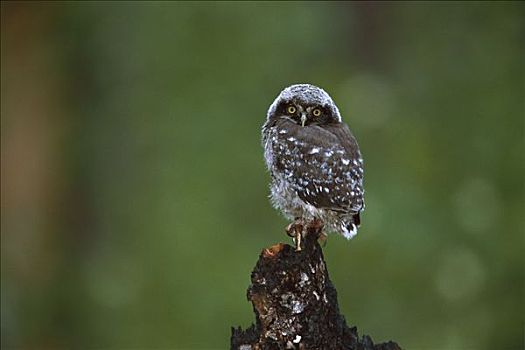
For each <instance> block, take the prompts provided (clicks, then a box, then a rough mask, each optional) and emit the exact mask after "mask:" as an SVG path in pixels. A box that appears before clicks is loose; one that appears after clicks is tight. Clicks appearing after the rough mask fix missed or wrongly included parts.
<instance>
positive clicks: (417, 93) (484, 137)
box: [1, 2, 525, 349]
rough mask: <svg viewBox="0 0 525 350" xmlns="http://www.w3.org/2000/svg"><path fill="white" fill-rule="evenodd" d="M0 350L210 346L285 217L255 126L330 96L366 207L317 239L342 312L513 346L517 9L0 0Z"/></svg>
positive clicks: (520, 193) (233, 318) (517, 243)
mask: <svg viewBox="0 0 525 350" xmlns="http://www.w3.org/2000/svg"><path fill="white" fill-rule="evenodd" d="M1 11H2V17H1V73H2V74H1V75H2V77H1V117H2V119H1V159H2V174H1V175H2V202H1V205H2V206H1V208H2V224H1V230H2V242H1V243H2V245H1V247H2V249H1V254H2V255H1V258H2V267H1V282H2V287H1V290H2V298H1V319H2V321H1V323H2V348H6V349H9V348H19V349H45V348H49V349H55V348H78V349H87V348H115V349H117V348H147V349H154V348H171V349H204V348H208V349H212V348H213V349H219V348H227V347H228V344H229V337H230V326H233V325H243V326H247V325H248V324H249V323H250V322H252V321H253V314H252V310H251V305H250V304H249V303H248V302H247V301H246V296H245V291H246V288H247V286H248V284H249V276H250V271H251V269H252V268H253V265H254V263H255V261H256V259H257V256H258V254H259V252H260V250H261V249H262V248H263V247H265V246H268V245H270V244H273V243H275V242H277V241H279V240H287V238H286V237H285V236H284V234H283V227H284V226H285V224H286V221H285V220H284V219H283V218H282V217H280V216H279V214H278V213H277V212H276V211H274V210H273V209H272V208H271V206H270V204H269V202H268V200H267V194H268V189H267V183H268V181H269V176H268V174H267V173H266V170H265V167H264V163H263V157H262V148H261V146H260V126H261V124H262V123H263V121H264V119H265V113H266V110H267V108H268V106H269V104H270V103H271V102H272V100H273V99H274V98H275V96H276V95H277V94H278V93H279V91H280V90H281V89H282V88H283V87H285V86H287V85H290V84H292V83H298V82H310V83H313V84H316V85H319V86H321V87H323V88H325V89H326V90H327V91H328V92H329V93H331V94H332V96H333V97H334V99H335V101H336V103H337V104H338V105H339V107H340V110H341V112H342V114H343V117H344V119H345V121H346V122H348V123H349V124H350V125H351V127H352V129H353V131H354V133H355V135H356V136H357V138H358V140H359V142H360V145H361V149H362V151H363V155H364V159H365V165H366V172H365V176H366V191H367V192H366V199H367V210H366V211H365V213H364V216H363V223H364V224H363V226H362V228H361V230H360V234H359V235H358V236H357V237H356V238H355V239H353V240H352V241H350V242H347V241H345V240H344V239H343V238H341V237H338V236H331V237H330V239H329V241H328V245H327V246H326V248H325V255H326V258H327V261H328V264H329V269H330V272H331V277H332V280H333V281H334V283H335V284H336V287H337V289H338V292H339V300H340V304H341V308H342V311H343V313H344V314H345V315H346V318H347V320H348V321H349V323H350V324H356V325H358V326H359V329H360V331H361V332H364V333H367V334H371V335H372V336H373V337H374V339H375V340H377V341H383V340H388V339H393V340H395V341H397V342H399V344H401V345H402V346H404V347H405V348H407V349H467V348H468V349H522V348H523V339H524V338H523V322H524V320H523V314H522V312H523V310H524V308H523V306H524V305H523V295H524V294H523V282H524V262H523V253H524V252H523V247H524V246H523V238H524V221H523V215H524V180H523V179H524V157H523V153H524V150H525V145H524V103H523V101H524V95H525V94H524V62H525V55H524V44H523V43H524V42H525V41H524V39H525V35H524V34H525V30H524V23H525V7H524V5H523V4H522V3H518V2H514V3H512V2H511V3H509V2H503V3H500V2H498V3H494V2H489V3H486V2H485V3H479V2H471V3H448V2H447V3H438V2H436V3H379V2H373V3H360V2H359V3H325V2H323V3H320V2H319V3H316V2H308V3H296V2H286V3H273V2H264V3H259V2H220V3H208V2H195V3H192V2H188V3H186V2H181V3H178V2H177V3H170V2H157V3H137V2H129V3H121V2H114V3H112V2H110V3H100V2H85V3H77V2H57V3H55V2H50V3H46V2H2V8H1Z"/></svg>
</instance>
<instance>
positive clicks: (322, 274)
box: [231, 224, 400, 350]
mask: <svg viewBox="0 0 525 350" xmlns="http://www.w3.org/2000/svg"><path fill="white" fill-rule="evenodd" d="M321 229H322V227H321V226H320V225H319V224H314V225H311V226H309V227H307V229H306V231H307V234H306V237H305V239H304V240H303V243H302V248H303V249H302V251H296V250H295V248H293V247H291V246H290V245H288V244H282V243H279V244H277V245H274V246H272V247H270V248H267V249H264V250H263V251H262V253H261V255H260V257H259V260H258V261H257V264H256V265H255V268H254V270H253V272H252V275H251V282H252V284H251V285H250V287H249V288H248V299H249V300H250V301H251V302H252V304H253V310H254V312H255V317H256V323H255V324H254V325H252V326H251V327H249V328H248V329H246V330H244V331H243V330H242V329H241V328H240V327H239V328H232V337H231V349H235V350H237V349H239V350H266V349H345V350H349V349H352V350H354V349H359V350H373V349H374V350H398V349H400V347H399V346H398V345H397V344H396V343H394V342H387V343H383V344H375V345H374V343H373V342H372V339H371V338H370V337H369V336H366V335H365V336H363V337H361V338H360V337H359V336H358V334H357V329H356V327H352V328H349V327H348V326H347V325H346V321H345V318H344V316H342V315H341V314H340V313H339V307H338V303H337V291H336V289H335V287H334V286H333V284H332V282H331V281H330V278H329V276H328V270H327V268H326V263H325V261H324V257H323V252H322V249H321V247H320V245H319V243H318V237H319V235H320V233H321Z"/></svg>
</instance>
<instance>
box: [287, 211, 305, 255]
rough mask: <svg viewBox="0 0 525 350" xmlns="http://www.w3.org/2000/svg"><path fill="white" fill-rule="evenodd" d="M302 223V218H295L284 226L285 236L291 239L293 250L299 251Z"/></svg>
mask: <svg viewBox="0 0 525 350" xmlns="http://www.w3.org/2000/svg"><path fill="white" fill-rule="evenodd" d="M303 229H304V222H303V219H302V218H295V221H294V222H292V223H290V224H289V225H288V226H286V229H285V230H286V234H287V235H288V236H290V237H292V238H293V241H294V243H295V250H296V251H298V252H299V251H301V239H302V238H303Z"/></svg>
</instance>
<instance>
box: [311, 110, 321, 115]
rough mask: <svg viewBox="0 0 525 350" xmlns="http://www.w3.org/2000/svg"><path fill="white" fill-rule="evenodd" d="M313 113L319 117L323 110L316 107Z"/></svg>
mask: <svg viewBox="0 0 525 350" xmlns="http://www.w3.org/2000/svg"><path fill="white" fill-rule="evenodd" d="M312 114H313V115H314V117H319V116H320V115H321V110H320V109H319V108H316V109H314V110H313V112H312Z"/></svg>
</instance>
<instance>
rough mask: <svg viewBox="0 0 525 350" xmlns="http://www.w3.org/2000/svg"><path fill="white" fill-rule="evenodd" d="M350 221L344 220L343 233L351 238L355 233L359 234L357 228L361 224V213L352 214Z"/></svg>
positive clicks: (347, 237)
mask: <svg viewBox="0 0 525 350" xmlns="http://www.w3.org/2000/svg"><path fill="white" fill-rule="evenodd" d="M349 221H350V222H348V221H344V222H343V223H342V224H341V228H342V234H343V236H344V237H345V238H346V239H351V238H353V237H354V236H355V235H357V229H358V228H359V225H360V224H361V218H360V217H359V213H357V214H355V215H352V216H351V217H350V220H349Z"/></svg>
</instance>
